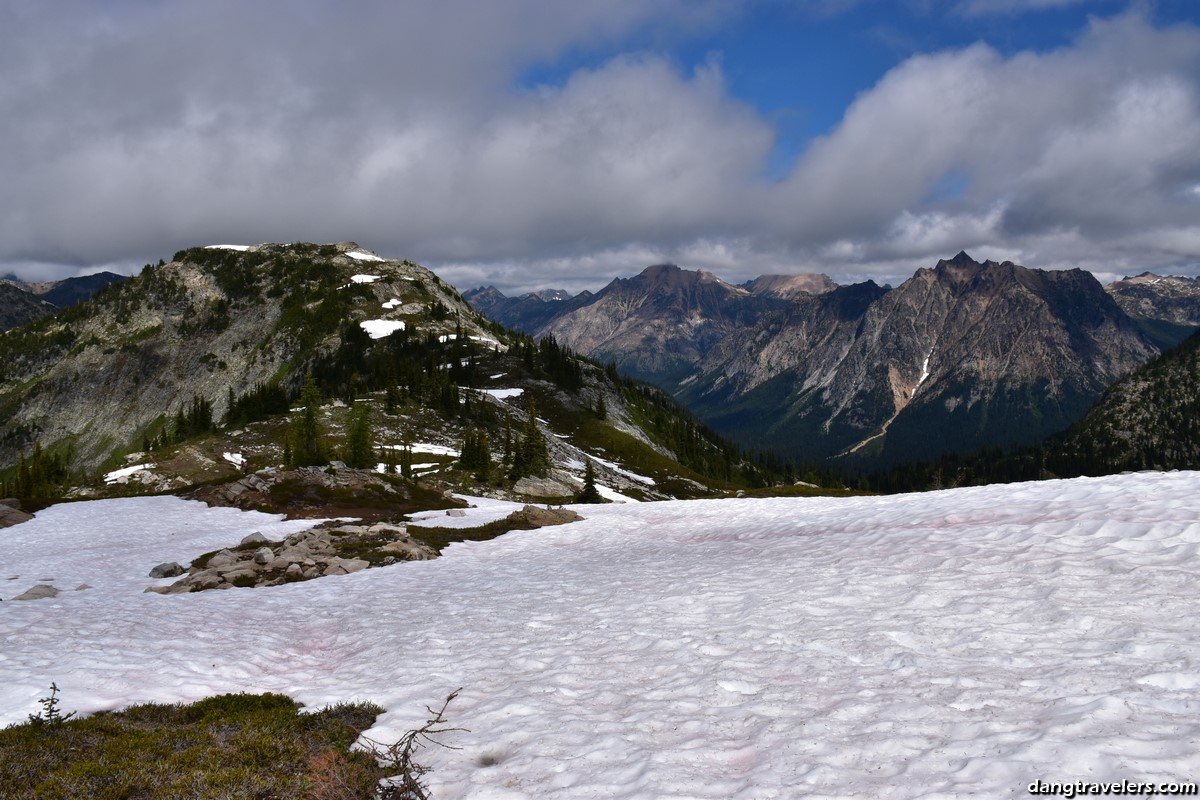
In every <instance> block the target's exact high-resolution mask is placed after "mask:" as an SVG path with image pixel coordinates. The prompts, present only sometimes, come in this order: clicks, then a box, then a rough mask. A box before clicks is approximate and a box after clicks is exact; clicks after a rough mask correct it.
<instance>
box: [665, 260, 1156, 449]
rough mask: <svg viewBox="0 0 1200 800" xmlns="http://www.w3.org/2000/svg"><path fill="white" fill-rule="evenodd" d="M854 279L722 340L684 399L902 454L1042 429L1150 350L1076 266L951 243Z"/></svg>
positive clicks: (715, 411) (794, 434)
mask: <svg viewBox="0 0 1200 800" xmlns="http://www.w3.org/2000/svg"><path fill="white" fill-rule="evenodd" d="M847 288H854V289H855V292H854V293H851V292H849V291H847V289H839V290H836V291H834V292H832V293H830V294H828V295H824V296H821V297H820V298H818V299H817V300H816V301H810V302H809V303H807V304H797V306H795V307H794V308H792V309H790V310H789V312H788V314H787V315H786V316H785V317H783V318H772V319H770V320H769V321H767V322H765V323H764V326H763V327H761V328H760V329H759V330H757V331H754V332H748V333H745V334H743V337H742V338H743V340H744V341H745V342H746V344H743V345H740V346H739V345H736V344H735V345H732V346H726V347H725V348H723V352H718V353H716V354H715V359H713V358H710V360H709V362H708V363H707V364H706V366H708V367H710V371H709V372H708V373H707V374H708V375H711V376H714V377H712V378H708V379H706V378H705V377H700V378H698V379H697V380H696V381H695V385H696V386H697V387H700V388H698V389H694V390H689V391H688V393H687V394H686V395H685V396H686V397H687V401H688V403H689V404H690V405H691V406H692V407H693V408H694V409H695V410H696V411H697V412H698V413H699V414H701V416H703V417H705V418H706V419H708V420H709V421H710V423H711V424H713V426H714V427H716V428H717V429H718V430H724V431H726V432H728V433H730V434H734V435H736V436H738V438H741V439H742V440H744V441H747V442H750V443H753V444H756V445H758V446H765V445H766V444H767V443H774V444H775V445H776V446H777V447H782V448H784V449H786V450H787V451H788V452H791V453H794V454H797V455H801V456H805V457H809V458H830V457H835V458H848V459H859V460H863V459H869V460H870V461H872V462H873V463H881V462H882V463H895V462H897V461H902V460H907V459H912V458H926V457H932V456H936V455H938V454H940V453H942V452H952V451H966V450H970V449H974V448H977V447H982V446H986V445H1005V444H1012V443H1017V442H1026V441H1033V440H1034V439H1036V438H1039V437H1041V436H1045V435H1048V434H1049V433H1052V432H1054V431H1056V430H1059V429H1061V428H1063V427H1065V426H1066V425H1068V424H1070V423H1071V422H1072V421H1074V420H1075V419H1077V418H1078V417H1079V416H1080V415H1081V414H1082V413H1083V412H1084V411H1086V409H1087V407H1088V405H1089V404H1090V403H1091V401H1092V400H1093V399H1094V398H1095V397H1096V396H1097V395H1098V394H1099V393H1100V392H1101V391H1103V389H1104V388H1105V387H1106V386H1108V385H1109V384H1110V383H1112V382H1113V381H1114V380H1116V379H1117V378H1119V377H1120V376H1121V375H1123V374H1125V373H1127V372H1129V371H1130V370H1132V369H1133V368H1134V367H1136V366H1137V365H1139V364H1141V363H1142V362H1144V361H1145V360H1146V359H1148V358H1149V357H1150V356H1152V355H1153V354H1154V348H1153V347H1152V346H1151V345H1150V344H1149V343H1148V342H1147V341H1146V340H1145V339H1144V338H1143V336H1142V335H1141V333H1140V332H1139V331H1138V329H1137V328H1136V326H1135V325H1134V324H1133V323H1132V322H1131V321H1130V320H1129V318H1128V317H1127V316H1126V315H1125V314H1124V313H1123V312H1122V311H1121V309H1120V308H1119V307H1117V305H1116V303H1115V302H1114V301H1113V300H1112V299H1111V298H1110V297H1109V296H1108V295H1107V294H1106V293H1105V292H1104V290H1103V287H1101V285H1100V284H1099V283H1098V282H1097V281H1096V280H1095V278H1093V277H1092V276H1091V275H1090V274H1089V273H1086V272H1082V271H1079V270H1073V271H1067V272H1043V271H1040V270H1030V269H1026V268H1024V267H1020V266H1017V265H1015V264H1012V263H1008V262H1006V263H1003V264H997V263H995V262H985V263H982V264H980V263H977V262H975V261H973V260H972V259H971V258H970V257H969V256H967V255H966V254H965V253H960V254H959V255H958V256H957V257H955V258H954V259H952V260H950V261H941V262H939V263H938V264H937V266H936V267H934V268H933V269H922V270H918V271H917V273H916V274H915V275H914V276H913V277H912V278H911V279H909V280H908V281H906V282H905V283H903V284H902V285H901V286H899V287H898V288H896V289H895V290H892V291H889V292H884V291H882V290H879V289H878V288H877V287H875V288H872V287H870V286H862V287H847ZM842 295H845V297H844V298H843V297H842ZM835 299H836V300H841V301H842V302H841V303H840V305H839V306H837V308H836V310H835V309H834V308H831V306H832V301H834V300H835ZM725 356H732V357H731V358H729V360H727V361H725V363H723V364H721V365H720V366H719V367H717V365H716V364H713V363H712V362H713V360H720V359H721V358H723V357H725Z"/></svg>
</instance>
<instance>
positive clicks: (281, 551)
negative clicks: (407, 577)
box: [146, 523, 437, 594]
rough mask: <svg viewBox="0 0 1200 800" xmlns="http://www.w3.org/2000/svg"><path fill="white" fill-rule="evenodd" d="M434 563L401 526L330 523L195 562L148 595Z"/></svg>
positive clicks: (431, 553) (251, 541) (255, 538)
mask: <svg viewBox="0 0 1200 800" xmlns="http://www.w3.org/2000/svg"><path fill="white" fill-rule="evenodd" d="M436 557H437V551H436V550H434V549H433V548H431V547H429V546H428V545H425V544H423V543H421V542H418V541H417V540H415V539H413V538H412V537H411V536H409V534H408V531H407V528H406V526H405V525H404V524H403V523H396V524H385V523H376V524H373V525H351V524H345V523H329V524H327V525H319V526H317V527H315V528H311V529H309V530H307V531H303V532H301V533H294V534H292V535H291V536H288V537H287V538H286V539H284V540H283V541H282V542H270V541H268V540H267V539H266V537H264V536H262V534H251V535H250V536H248V537H246V538H245V539H243V540H242V543H241V544H240V545H238V547H237V548H234V549H224V550H218V551H217V552H215V553H209V554H207V555H204V556H201V557H200V558H197V559H196V560H195V561H193V562H192V566H191V567H190V568H189V569H188V574H187V575H186V576H185V577H184V578H182V579H180V580H178V581H176V582H175V583H173V584H171V585H169V586H151V587H149V588H148V589H146V591H147V592H157V593H158V594H183V593H186V592H201V591H206V590H208V589H232V588H234V587H257V586H278V585H280V584H284V583H294V582H297V581H307V580H312V579H314V578H324V577H330V576H335V575H349V574H351V573H353V572H359V571H361V570H364V569H368V568H370V567H382V566H387V565H390V564H395V563H397V562H401V561H427V560H429V559H432V558H436ZM156 569H157V568H156ZM151 577H154V576H153V575H151Z"/></svg>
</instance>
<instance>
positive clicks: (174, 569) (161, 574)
mask: <svg viewBox="0 0 1200 800" xmlns="http://www.w3.org/2000/svg"><path fill="white" fill-rule="evenodd" d="M184 572H185V570H184V568H183V565H182V564H177V563H176V562H174V561H164V562H163V563H161V564H159V565H158V566H156V567H154V568H153V569H151V570H150V577H151V578H177V577H179V576H180V575H182V574H183V573H184Z"/></svg>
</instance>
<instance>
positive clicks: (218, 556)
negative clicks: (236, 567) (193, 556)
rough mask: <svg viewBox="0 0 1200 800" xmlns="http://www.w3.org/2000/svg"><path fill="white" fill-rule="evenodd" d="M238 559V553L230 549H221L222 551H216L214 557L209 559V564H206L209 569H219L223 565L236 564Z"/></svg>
mask: <svg viewBox="0 0 1200 800" xmlns="http://www.w3.org/2000/svg"><path fill="white" fill-rule="evenodd" d="M238 561H239V559H238V557H237V554H235V553H232V552H230V551H229V550H221V551H220V552H217V553H214V554H213V556H212V558H210V559H208V564H207V565H206V566H207V567H208V568H209V569H219V568H221V567H228V566H229V565H231V564H236V563H238Z"/></svg>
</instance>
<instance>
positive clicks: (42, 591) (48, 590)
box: [13, 583, 58, 600]
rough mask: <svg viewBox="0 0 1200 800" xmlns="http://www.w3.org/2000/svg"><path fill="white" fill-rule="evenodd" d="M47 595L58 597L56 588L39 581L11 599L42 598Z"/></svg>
mask: <svg viewBox="0 0 1200 800" xmlns="http://www.w3.org/2000/svg"><path fill="white" fill-rule="evenodd" d="M48 597H58V589H55V588H54V587H53V586H50V585H49V584H46V583H39V584H38V585H37V586H34V587H33V588H31V589H28V590H26V591H24V592H22V593H21V594H19V595H17V596H16V597H14V598H13V600H44V599H46V598H48Z"/></svg>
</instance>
